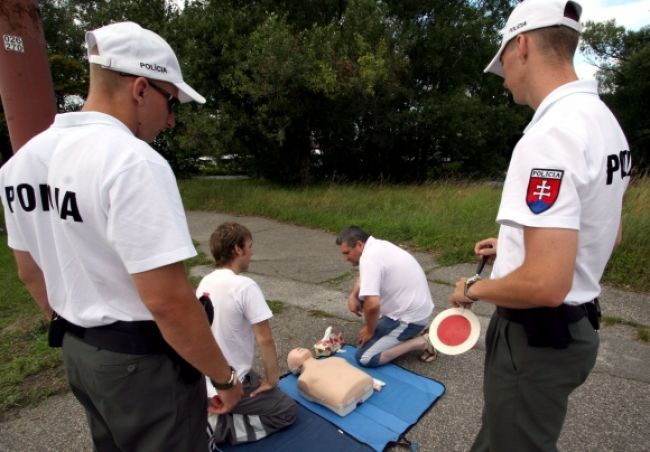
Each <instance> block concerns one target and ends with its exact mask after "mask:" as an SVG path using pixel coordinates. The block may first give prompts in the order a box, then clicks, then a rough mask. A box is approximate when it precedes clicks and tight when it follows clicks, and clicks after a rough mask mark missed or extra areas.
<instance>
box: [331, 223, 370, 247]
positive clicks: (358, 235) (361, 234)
mask: <svg viewBox="0 0 650 452" xmlns="http://www.w3.org/2000/svg"><path fill="white" fill-rule="evenodd" d="M368 237H370V234H368V233H367V232H366V231H364V230H363V229H361V228H360V227H359V226H354V225H351V226H348V227H347V228H345V229H343V230H342V231H341V232H339V235H338V236H337V237H336V244H337V245H342V244H343V243H345V244H346V245H347V246H354V245H356V243H357V242H359V241H361V242H363V243H366V240H368Z"/></svg>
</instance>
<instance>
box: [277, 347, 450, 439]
mask: <svg viewBox="0 0 650 452" xmlns="http://www.w3.org/2000/svg"><path fill="white" fill-rule="evenodd" d="M344 350H345V353H337V355H336V356H339V357H341V358H344V359H346V360H347V361H348V362H349V363H350V364H352V365H353V366H355V367H358V368H360V369H361V370H363V371H364V372H366V373H368V374H370V376H372V377H373V378H377V379H379V380H382V381H383V382H385V383H386V386H385V387H384V388H383V389H382V390H381V391H380V392H375V393H374V394H373V395H372V396H371V397H370V398H369V399H368V400H367V401H366V402H364V403H363V404H361V405H359V406H358V407H357V408H356V409H355V410H354V411H353V412H351V413H350V414H348V415H347V416H345V417H340V416H339V415H337V414H336V413H334V412H333V411H330V410H329V409H327V408H325V407H323V406H322V405H319V404H317V403H313V402H310V401H308V400H306V399H305V398H303V397H302V396H301V395H300V393H299V392H298V385H297V377H296V376H295V375H291V374H289V375H286V376H285V377H283V378H282V379H281V380H280V383H279V385H278V386H279V387H280V388H281V389H282V390H283V391H284V392H285V393H287V394H288V395H289V396H291V397H292V398H293V399H294V400H296V401H297V402H298V403H300V404H301V405H302V406H304V407H306V408H308V409H309V410H310V411H312V412H314V413H316V414H317V415H319V416H321V417H322V418H324V419H326V420H328V421H329V422H331V423H332V424H334V425H336V426H337V427H339V428H340V429H341V430H343V431H345V432H346V433H348V434H349V435H351V436H353V437H354V438H356V439H357V440H359V441H361V442H362V443H365V444H368V445H369V446H370V447H372V448H373V449H374V450H377V451H381V450H383V449H384V448H385V447H386V445H387V444H388V443H390V442H393V441H398V440H399V438H400V436H401V435H402V434H403V433H404V432H405V431H406V430H408V428H409V427H411V426H412V425H413V424H415V423H416V422H417V421H418V419H420V417H421V416H422V415H423V414H424V413H425V412H426V411H427V410H428V409H429V408H430V407H431V406H432V405H433V404H434V403H435V402H436V400H438V399H439V398H440V397H441V396H442V395H443V394H444V392H445V387H444V385H443V384H441V383H440V382H438V381H436V380H433V379H431V378H428V377H424V376H422V375H417V374H415V373H413V372H411V371H410V370H407V369H404V368H402V367H399V366H397V365H395V364H386V365H384V366H381V367H377V368H372V369H371V368H365V367H361V366H359V364H358V363H357V362H356V360H355V359H354V354H355V352H356V347H352V346H350V345H346V346H345V347H344ZM324 359H327V358H324ZM319 441H320V439H319ZM310 449H311V447H310Z"/></svg>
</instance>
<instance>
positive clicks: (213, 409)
mask: <svg viewBox="0 0 650 452" xmlns="http://www.w3.org/2000/svg"><path fill="white" fill-rule="evenodd" d="M243 394H244V391H243V390H242V386H241V382H240V381H239V379H237V381H236V383H235V386H233V387H232V388H230V389H219V393H218V394H217V395H216V396H214V397H212V398H211V399H210V402H209V404H208V413H210V414H224V413H228V412H229V411H232V409H233V408H235V406H236V405H237V404H238V403H239V400H240V399H241V396H242V395H243Z"/></svg>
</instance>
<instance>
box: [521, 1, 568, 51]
mask: <svg viewBox="0 0 650 452" xmlns="http://www.w3.org/2000/svg"><path fill="white" fill-rule="evenodd" d="M577 8H579V7H578V6H576V4H575V3H574V2H571V1H570V2H567V4H566V6H565V7H564V17H566V18H568V19H572V20H575V21H576V22H578V21H580V12H579V11H578V9H577ZM532 33H535V34H536V35H537V36H538V38H539V44H540V46H541V49H542V50H543V51H544V52H546V53H549V54H552V55H553V56H555V57H556V58H558V59H561V60H564V61H573V56H574V55H575V53H576V49H577V48H578V42H579V41H580V33H578V32H577V31H576V30H574V29H572V28H569V27H565V26H563V25H555V26H552V27H545V28H539V29H537V30H532Z"/></svg>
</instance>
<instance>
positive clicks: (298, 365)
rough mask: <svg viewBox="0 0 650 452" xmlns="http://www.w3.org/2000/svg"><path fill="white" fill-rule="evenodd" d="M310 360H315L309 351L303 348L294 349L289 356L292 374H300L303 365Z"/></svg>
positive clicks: (288, 362)
mask: <svg viewBox="0 0 650 452" xmlns="http://www.w3.org/2000/svg"><path fill="white" fill-rule="evenodd" d="M310 358H313V356H311V352H310V351H309V349H306V348H302V347H298V348H294V349H293V350H291V351H290V352H289V354H288V355H287V366H289V371H290V372H291V373H292V374H299V373H300V371H301V369H302V365H303V364H304V363H305V361H307V360H308V359H310Z"/></svg>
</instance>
